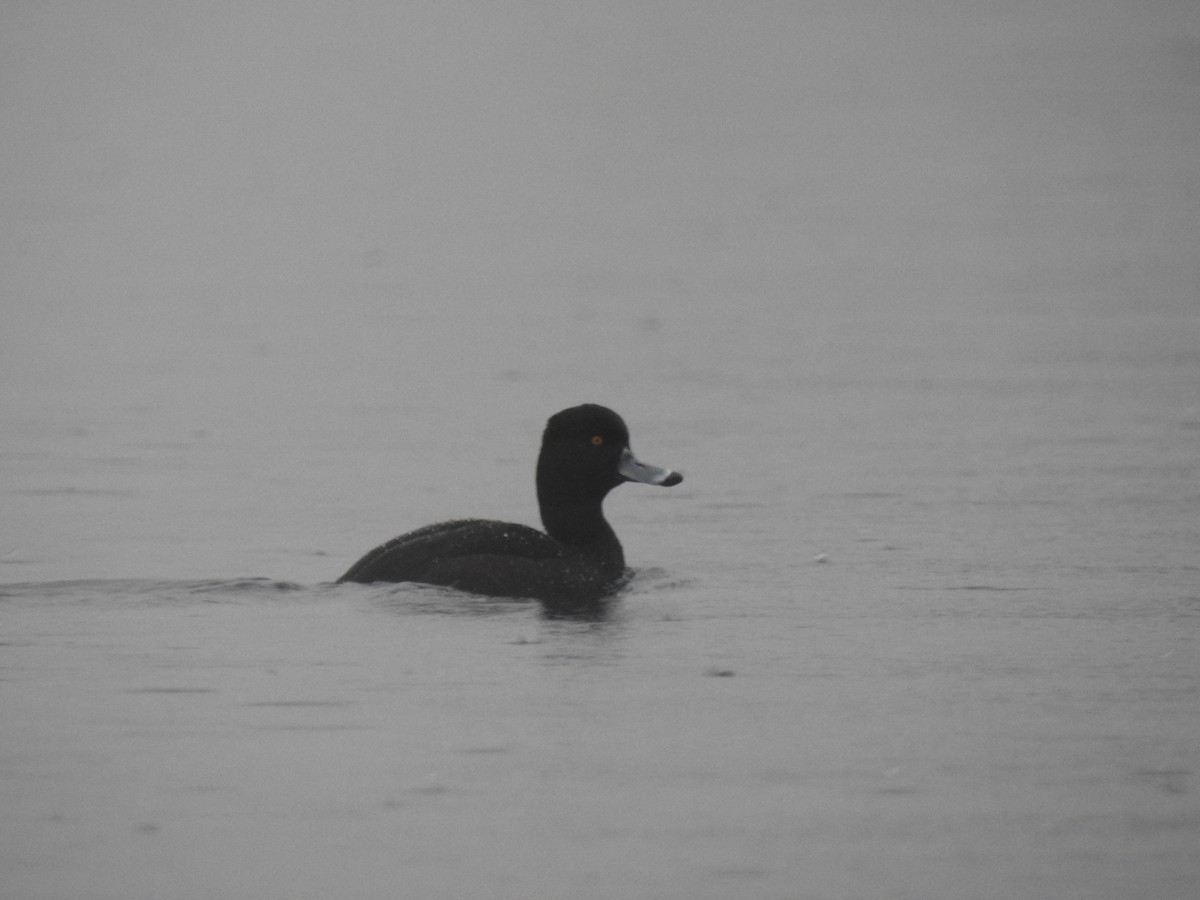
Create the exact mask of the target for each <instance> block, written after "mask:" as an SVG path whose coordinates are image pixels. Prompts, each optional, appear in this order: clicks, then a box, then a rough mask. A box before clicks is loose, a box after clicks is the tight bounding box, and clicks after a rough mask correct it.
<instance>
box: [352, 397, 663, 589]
mask: <svg viewBox="0 0 1200 900" xmlns="http://www.w3.org/2000/svg"><path fill="white" fill-rule="evenodd" d="M682 481H683V475H682V474H681V473H680V472H677V471H674V470H672V469H665V468H660V467H658V466H652V465H649V464H646V463H643V462H641V461H639V460H638V459H637V457H636V456H634V454H633V451H632V450H631V449H630V446H629V429H628V428H627V427H626V425H625V421H624V420H623V419H622V418H621V417H620V416H619V415H617V414H616V413H615V412H613V411H612V410H611V409H608V408H607V407H604V406H600V405H597V404H594V403H584V404H580V405H579V406H573V407H571V408H569V409H564V410H562V411H561V412H557V413H555V414H554V415H552V416H551V417H550V418H549V419H548V420H547V422H546V427H545V430H544V431H543V433H542V446H541V450H540V452H539V454H538V460H537V473H536V485H537V500H538V510H539V512H540V513H541V519H542V525H543V527H544V528H545V531H538V530H537V529H536V528H531V527H530V526H528V525H519V524H515V523H511V522H500V521H496V520H492V519H456V520H454V521H449V522H439V523H437V524H434V525H426V526H425V527H424V528H418V529H416V530H415V531H410V532H408V533H406V534H402V535H400V536H399V537H395V538H392V539H391V540H390V541H387V542H386V543H383V544H380V545H379V546H378V547H376V548H374V549H373V550H371V551H370V552H368V553H367V554H366V555H365V556H363V557H362V558H361V559H360V560H358V562H356V563H355V564H354V565H352V566H351V567H350V568H349V569H348V570H347V571H346V573H345V574H344V575H342V577H341V578H339V579H338V582H339V583H345V582H356V583H361V584H370V583H375V582H405V581H407V582H416V583H419V584H431V585H441V586H444V587H449V588H454V589H456V590H459V591H466V592H469V593H472V594H480V595H483V596H489V597H522V598H530V599H535V600H542V601H548V602H556V601H557V602H593V601H597V600H601V599H603V598H605V597H608V596H610V595H612V594H614V593H616V592H617V591H618V590H619V589H620V587H621V586H622V585H623V584H624V583H625V581H626V579H627V577H628V576H627V573H626V569H625V554H624V551H623V549H622V548H621V542H620V541H619V540H617V535H616V533H615V532H614V531H613V529H612V526H611V525H609V524H608V522H607V520H606V519H605V518H604V511H603V508H602V504H603V502H604V499H605V497H607V496H608V493H609V492H610V491H611V490H612V489H613V488H615V487H617V486H618V485H621V484H624V483H625V482H637V483H639V484H648V485H656V486H659V487H673V486H674V485H677V484H679V483H680V482H682Z"/></svg>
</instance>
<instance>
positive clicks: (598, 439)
mask: <svg viewBox="0 0 1200 900" xmlns="http://www.w3.org/2000/svg"><path fill="white" fill-rule="evenodd" d="M603 443H604V435H602V434H593V435H592V446H593V447H599V446H600V445H601V444H603Z"/></svg>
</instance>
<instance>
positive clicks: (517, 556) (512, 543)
mask: <svg viewBox="0 0 1200 900" xmlns="http://www.w3.org/2000/svg"><path fill="white" fill-rule="evenodd" d="M561 553H562V545H561V544H559V543H558V542H557V541H555V540H554V539H553V538H551V537H550V536H549V535H547V534H545V533H543V532H541V531H538V530H537V529H535V528H530V527H529V526H528V525H517V524H514V523H512V522H497V521H494V520H491V519H458V520H456V521H453V522H439V523H437V524H436V525H426V526H425V527H424V528H418V529H417V530H416V531H410V532H408V533H407V534H402V535H400V536H399V537H395V538H392V539H391V540H390V541H387V542H386V543H383V544H380V545H379V546H378V547H376V548H375V549H374V550H371V551H370V552H369V553H367V554H366V555H365V556H364V557H363V558H362V559H360V560H359V561H358V562H356V563H355V564H354V565H352V566H351V567H350V568H349V570H347V572H346V574H345V575H343V576H342V577H341V578H339V579H338V581H339V582H343V581H355V582H360V583H364V584H366V583H370V582H373V581H419V582H423V583H425V584H449V583H451V582H450V581H447V580H444V578H443V577H441V574H440V573H442V572H444V571H446V570H447V569H452V568H453V567H454V562H455V561H456V560H461V559H462V558H463V557H490V558H493V559H494V558H496V557H500V558H508V559H512V560H514V561H517V560H537V559H553V558H554V557H557V556H559V555H561Z"/></svg>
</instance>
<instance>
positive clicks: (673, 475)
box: [617, 447, 683, 487]
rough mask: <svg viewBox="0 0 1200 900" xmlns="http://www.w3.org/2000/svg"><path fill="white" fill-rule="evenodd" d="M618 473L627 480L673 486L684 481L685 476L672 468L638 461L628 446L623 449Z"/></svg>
mask: <svg viewBox="0 0 1200 900" xmlns="http://www.w3.org/2000/svg"><path fill="white" fill-rule="evenodd" d="M617 473H618V474H619V475H620V476H621V477H622V478H624V479H625V480H626V481H637V482H639V483H641V484H657V485H659V486H660V487H671V486H672V485H676V484H679V482H681V481H683V476H682V475H680V474H679V473H678V472H675V471H672V470H671V469H660V468H659V467H658V466H648V465H646V464H645V463H644V462H638V460H637V457H636V456H634V455H633V451H631V450H630V449H629V448H628V447H626V448H625V449H624V450H622V451H621V461H620V463H618V464H617Z"/></svg>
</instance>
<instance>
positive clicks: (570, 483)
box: [537, 403, 683, 508]
mask: <svg viewBox="0 0 1200 900" xmlns="http://www.w3.org/2000/svg"><path fill="white" fill-rule="evenodd" d="M625 481H637V482H641V483H642V484H656V485H660V486H662V487H671V486H672V485H676V484H679V482H681V481H683V476H682V475H681V474H680V473H678V472H674V471H672V470H670V469H660V468H658V467H657V466H650V465H647V464H645V463H642V462H639V461H638V459H637V457H635V456H634V455H633V451H632V450H630V449H629V429H628V428H626V427H625V422H624V421H622V419H621V417H620V416H618V415H617V414H616V413H615V412H613V411H612V410H611V409H608V408H607V407H604V406H597V405H596V404H594V403H585V404H583V405H582V406H572V407H571V408H570V409H564V410H563V411H562V412H558V413H555V414H554V415H553V416H551V417H550V419H549V421H547V422H546V430H545V432H544V433H543V434H542V452H541V454H540V455H539V456H538V465H537V490H538V502H539V503H540V505H541V506H542V507H543V508H545V507H546V506H547V505H578V504H597V505H598V504H599V503H600V501H601V500H603V499H604V496H605V495H606V494H607V493H608V492H609V491H611V490H612V489H613V488H615V487H616V486H617V485H619V484H621V483H622V482H625Z"/></svg>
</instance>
